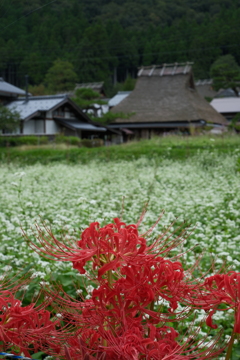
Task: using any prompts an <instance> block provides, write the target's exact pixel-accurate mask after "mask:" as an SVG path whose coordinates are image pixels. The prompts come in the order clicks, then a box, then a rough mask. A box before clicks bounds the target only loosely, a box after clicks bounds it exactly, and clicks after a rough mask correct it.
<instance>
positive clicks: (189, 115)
mask: <svg viewBox="0 0 240 360" xmlns="http://www.w3.org/2000/svg"><path fill="white" fill-rule="evenodd" d="M191 65H192V63H182V64H178V63H175V64H165V65H160V66H148V67H142V68H140V69H139V71H138V80H137V83H136V86H135V89H134V90H133V91H132V92H131V93H130V94H129V95H128V96H127V97H126V98H125V99H123V100H122V101H121V102H120V103H119V104H118V105H116V106H114V107H113V108H112V110H111V111H112V112H113V113H125V114H132V116H130V117H129V118H124V119H121V118H118V119H116V120H115V121H114V122H112V123H111V124H110V125H109V127H110V128H112V129H118V130H122V132H123V138H124V140H127V139H128V138H148V139H149V138H151V137H152V136H153V135H160V134H163V133H166V132H170V131H174V132H179V131H181V132H190V131H191V130H192V129H195V130H196V129H198V128H203V127H204V126H206V125H210V126H212V127H218V128H224V127H225V126H226V125H227V121H226V119H225V118H224V117H223V116H222V115H221V114H219V113H218V112H217V111H216V110H215V109H213V107H212V106H211V105H210V104H209V103H208V102H207V101H206V100H205V99H204V98H203V97H202V96H200V95H199V93H198V92H197V90H196V87H195V84H194V78H193V72H192V66H191Z"/></svg>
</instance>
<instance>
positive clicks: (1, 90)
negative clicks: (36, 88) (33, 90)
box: [0, 78, 25, 96]
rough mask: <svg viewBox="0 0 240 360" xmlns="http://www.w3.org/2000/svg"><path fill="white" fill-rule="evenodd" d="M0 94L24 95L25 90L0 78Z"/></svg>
mask: <svg viewBox="0 0 240 360" xmlns="http://www.w3.org/2000/svg"><path fill="white" fill-rule="evenodd" d="M0 94H1V95H4V96H18V95H24V94H25V91H24V90H22V89H19V88H18V87H16V86H14V85H12V84H9V83H8V82H6V81H4V80H3V78H0Z"/></svg>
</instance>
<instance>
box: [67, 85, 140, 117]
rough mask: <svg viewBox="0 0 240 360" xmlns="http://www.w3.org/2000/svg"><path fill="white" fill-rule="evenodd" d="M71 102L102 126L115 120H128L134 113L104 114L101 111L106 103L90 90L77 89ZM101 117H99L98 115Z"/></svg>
mask: <svg viewBox="0 0 240 360" xmlns="http://www.w3.org/2000/svg"><path fill="white" fill-rule="evenodd" d="M72 100H73V101H74V102H75V103H76V104H77V105H78V106H79V107H81V109H82V110H83V111H84V112H87V113H88V116H89V117H90V119H92V120H93V121H96V122H100V123H102V124H109V123H110V122H112V121H114V120H116V119H117V118H121V119H129V117H130V116H132V115H133V114H134V113H130V114H124V113H115V114H113V113H111V112H110V111H108V112H107V113H104V112H103V110H102V105H106V104H107V103H106V101H104V100H101V99H100V98H99V93H98V92H96V91H93V90H92V89H87V88H82V89H77V90H76V92H75V97H74V98H72ZM99 111H100V112H101V116H100V117H99V113H98V112H99Z"/></svg>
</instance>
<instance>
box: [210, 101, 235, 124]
mask: <svg viewBox="0 0 240 360" xmlns="http://www.w3.org/2000/svg"><path fill="white" fill-rule="evenodd" d="M210 104H211V106H212V107H213V108H214V109H215V110H216V111H218V112H219V113H220V114H221V115H223V116H224V117H225V118H226V120H227V121H228V123H230V122H231V120H232V119H233V118H234V117H235V116H236V115H237V114H239V115H240V97H237V96H233V97H224V98H215V99H213V100H212V101H211V103H210ZM238 122H239V120H238Z"/></svg>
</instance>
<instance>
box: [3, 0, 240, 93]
mask: <svg viewBox="0 0 240 360" xmlns="http://www.w3.org/2000/svg"><path fill="white" fill-rule="evenodd" d="M239 18H240V3H239V1H238V0H167V1H162V0H134V1H133V0H132V1H131V0H114V1H108V0H81V1H79V0H56V1H51V2H50V1H49V0H31V1H30V0H11V1H8V2H6V1H2V3H0V20H1V21H0V76H3V77H4V78H5V80H6V81H9V82H11V83H14V84H16V85H17V86H24V76H25V74H28V75H29V82H30V84H31V85H39V84H41V83H44V81H45V78H46V74H47V72H48V70H49V68H51V66H52V65H53V63H54V61H55V60H57V59H61V60H65V61H68V62H70V63H71V64H72V65H73V68H74V71H75V73H76V74H77V80H78V82H92V81H102V80H104V81H105V83H106V87H109V88H111V86H112V83H113V82H116V81H118V82H122V81H124V80H125V79H126V77H127V76H128V75H130V76H132V77H135V76H136V73H137V68H138V67H139V66H141V65H151V64H161V63H171V62H182V61H194V73H195V77H196V78H208V77H209V69H210V66H211V64H212V63H213V62H214V61H215V60H216V59H217V58H218V57H219V56H221V55H225V54H232V55H233V56H234V57H235V59H236V60H237V62H238V63H239V64H240V46H239V44H240V27H239Z"/></svg>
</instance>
